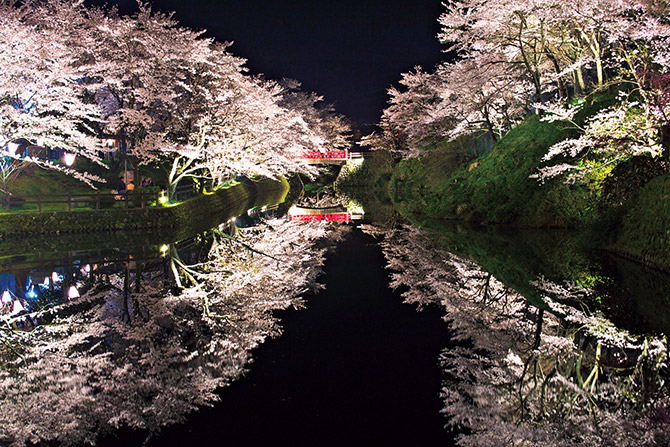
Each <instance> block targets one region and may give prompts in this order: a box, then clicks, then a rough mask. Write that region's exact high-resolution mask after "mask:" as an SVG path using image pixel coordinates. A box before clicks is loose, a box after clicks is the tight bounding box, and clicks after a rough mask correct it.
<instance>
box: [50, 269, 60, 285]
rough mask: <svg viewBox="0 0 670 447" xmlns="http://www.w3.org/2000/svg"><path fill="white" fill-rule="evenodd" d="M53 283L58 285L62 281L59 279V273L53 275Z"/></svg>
mask: <svg viewBox="0 0 670 447" xmlns="http://www.w3.org/2000/svg"><path fill="white" fill-rule="evenodd" d="M51 281H52V282H53V283H54V284H55V283H57V282H58V281H60V278H59V277H58V273H56V272H52V273H51Z"/></svg>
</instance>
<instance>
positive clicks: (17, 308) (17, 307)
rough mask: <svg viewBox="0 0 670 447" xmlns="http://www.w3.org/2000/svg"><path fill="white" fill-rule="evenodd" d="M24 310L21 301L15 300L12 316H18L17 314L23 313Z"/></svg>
mask: <svg viewBox="0 0 670 447" xmlns="http://www.w3.org/2000/svg"><path fill="white" fill-rule="evenodd" d="M24 310H26V308H25V307H23V304H21V301H19V300H16V301H14V306H13V307H12V313H13V314H18V313H19V312H23V311H24Z"/></svg>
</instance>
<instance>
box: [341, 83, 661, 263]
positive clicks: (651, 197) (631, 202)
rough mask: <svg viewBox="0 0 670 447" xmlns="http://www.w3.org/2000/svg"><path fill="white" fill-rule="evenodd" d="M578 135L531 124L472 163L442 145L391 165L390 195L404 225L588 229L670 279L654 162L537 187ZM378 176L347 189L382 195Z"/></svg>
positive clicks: (598, 104)
mask: <svg viewBox="0 0 670 447" xmlns="http://www.w3.org/2000/svg"><path fill="white" fill-rule="evenodd" d="M613 101H614V98H613V97H612V96H608V95H603V96H600V97H597V98H595V99H592V100H590V102H589V103H588V104H587V106H586V107H585V108H584V109H583V110H582V112H580V114H579V115H578V116H577V117H576V121H577V122H578V123H579V122H581V123H583V122H585V121H586V120H587V119H588V117H589V116H592V115H593V114H595V113H596V112H597V111H598V110H601V109H602V108H604V107H607V106H609V105H611V104H612V103H613ZM576 135H577V130H576V129H575V127H574V125H570V124H568V123H565V122H553V123H550V122H545V121H541V120H540V119H539V117H537V116H530V117H528V118H527V119H526V120H525V121H523V122H522V123H520V124H519V125H518V126H516V127H515V128H514V129H512V130H511V131H510V132H508V133H507V134H506V135H505V136H504V137H503V138H501V139H500V140H499V141H498V142H496V144H495V145H494V146H493V148H492V149H491V150H490V151H488V152H486V153H485V154H483V155H481V156H479V157H477V158H470V159H467V150H464V149H463V144H462V142H458V141H457V142H446V141H445V142H442V143H441V144H439V145H437V146H435V147H433V148H428V152H427V153H426V155H424V156H422V157H420V158H413V159H406V160H403V161H401V162H399V163H398V164H397V165H395V166H394V168H393V171H392V174H391V176H390V179H389V182H388V188H387V190H388V195H389V197H390V198H391V200H392V202H393V206H394V208H395V210H396V211H397V212H399V213H400V214H401V215H402V216H403V217H405V218H406V219H408V220H410V221H417V220H421V219H424V218H434V219H451V220H458V221H469V222H473V223H477V224H504V225H507V226H512V227H531V228H576V229H589V230H592V231H593V233H592V234H593V237H594V238H597V242H598V243H599V244H600V246H602V247H606V248H608V249H610V250H612V251H615V252H617V253H620V254H624V255H626V256H628V257H630V258H633V259H636V260H638V261H643V262H645V263H647V264H651V265H654V266H657V267H660V268H662V269H665V270H668V271H670V230H669V229H670V204H669V203H670V201H669V199H668V198H669V197H670V177H669V175H659V174H660V173H662V171H663V167H662V164H661V163H659V161H658V160H657V159H656V160H651V159H648V158H646V159H645V158H644V157H637V158H634V159H631V160H629V161H627V162H625V163H622V164H620V165H618V166H617V167H616V168H615V169H614V171H612V173H611V175H610V176H609V177H607V178H602V177H596V176H593V178H592V179H591V180H590V181H589V182H587V183H585V184H579V185H576V184H567V183H565V182H564V181H563V180H562V179H560V178H558V179H552V180H549V181H547V182H546V183H544V184H540V183H539V182H538V181H537V180H536V179H533V178H531V177H530V176H531V174H533V173H535V172H537V169H538V167H539V166H541V165H542V161H541V159H542V157H543V156H544V154H546V153H547V150H548V148H549V147H550V146H552V145H553V144H556V143H558V142H560V141H562V140H564V139H567V138H571V137H574V136H576ZM472 150H473V151H474V148H472ZM464 159H465V160H467V161H464ZM377 168H378V167H375V166H374V164H370V165H368V166H367V168H366V170H365V171H362V172H361V173H360V174H359V175H358V177H357V178H358V179H362V180H365V181H367V183H365V182H363V181H353V182H351V183H353V184H357V183H364V186H366V187H368V186H367V185H370V184H375V185H376V186H375V187H380V185H377V183H383V180H384V179H386V178H388V169H387V168H386V170H385V171H383V172H381V173H376V172H375V169H377ZM343 183H345V184H346V183H348V182H343ZM417 216H421V218H420V219H417V218H416V217H417Z"/></svg>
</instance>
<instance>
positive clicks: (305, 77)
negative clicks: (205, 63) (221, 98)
mask: <svg viewBox="0 0 670 447" xmlns="http://www.w3.org/2000/svg"><path fill="white" fill-rule="evenodd" d="M441 1H442V0H415V1H392V0H330V1H328V0H312V1H307V0H303V1H296V0H293V1H292V0H287V1H281V2H279V1H268V0H228V1H225V0H224V1H216V0H189V1H184V0H153V1H152V2H151V4H152V5H153V7H154V8H155V9H158V10H161V11H176V18H177V20H179V22H180V23H181V24H182V25H184V26H187V27H189V28H194V29H206V30H207V31H208V33H207V34H208V35H210V36H212V37H214V38H216V39H217V40H219V41H233V42H234V44H233V46H232V47H231V48H230V51H231V52H232V53H233V54H235V55H236V56H241V57H244V58H246V59H248V62H247V66H248V67H249V68H250V70H251V71H252V73H263V74H265V76H266V77H267V78H270V79H277V80H279V79H282V78H293V79H296V80H298V81H300V82H301V83H302V85H303V90H307V91H314V92H317V93H318V94H320V95H323V96H324V97H325V99H326V101H327V102H330V103H334V104H335V106H336V109H337V111H338V113H341V114H343V115H346V116H347V117H349V118H350V119H352V120H354V121H356V122H359V123H370V122H376V121H378V119H379V117H380V115H381V110H382V108H383V107H384V106H385V104H386V101H387V95H386V89H387V88H388V87H389V86H391V85H392V84H395V83H397V82H398V80H399V79H400V74H401V73H402V72H406V71H409V70H410V69H412V68H413V67H414V66H415V65H421V66H423V67H424V68H426V69H432V68H433V67H434V66H435V65H436V64H437V63H438V62H439V61H440V60H442V58H443V54H442V53H441V49H442V47H441V46H440V44H439V42H438V41H437V38H436V37H435V36H436V34H437V33H438V31H439V25H438V23H437V18H438V17H439V15H440V14H441V13H442V11H443V9H444V7H443V6H442V5H441ZM88 3H92V4H102V3H105V2H104V1H102V0H90V1H89V2H88ZM107 3H109V4H116V5H118V6H119V10H120V11H121V13H128V12H132V11H133V10H135V9H136V6H135V2H134V0H117V1H114V0H108V1H107Z"/></svg>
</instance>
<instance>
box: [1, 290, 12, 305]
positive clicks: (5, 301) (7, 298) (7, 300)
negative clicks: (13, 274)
mask: <svg viewBox="0 0 670 447" xmlns="http://www.w3.org/2000/svg"><path fill="white" fill-rule="evenodd" d="M11 302H12V295H11V294H10V293H9V290H5V291H4V292H3V293H2V304H9V303H11Z"/></svg>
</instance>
